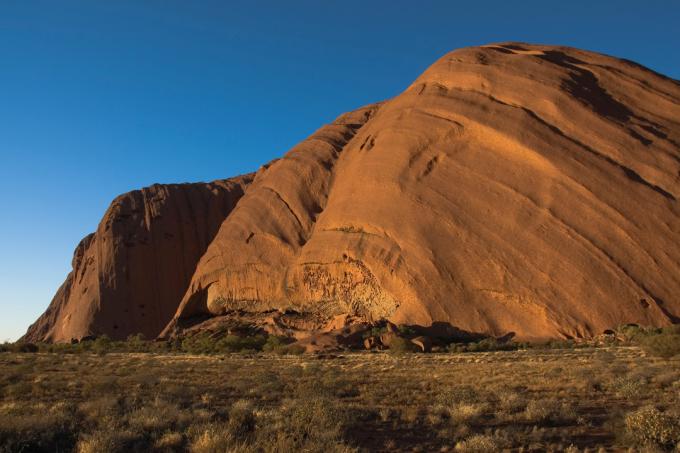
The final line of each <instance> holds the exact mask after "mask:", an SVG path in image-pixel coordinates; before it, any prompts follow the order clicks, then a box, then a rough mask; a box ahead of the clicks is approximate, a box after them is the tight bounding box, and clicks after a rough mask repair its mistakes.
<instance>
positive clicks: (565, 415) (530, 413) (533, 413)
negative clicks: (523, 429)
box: [524, 399, 576, 425]
mask: <svg viewBox="0 0 680 453" xmlns="http://www.w3.org/2000/svg"><path fill="white" fill-rule="evenodd" d="M524 416H525V418H526V419H527V420H528V421H530V422H533V423H539V424H546V425H557V424H561V423H565V422H569V421H572V420H574V419H575V418H576V412H575V411H574V409H573V408H572V407H571V406H569V405H567V404H564V403H563V404H560V403H559V402H558V401H556V400H554V399H543V400H531V401H529V403H528V404H527V406H526V408H525V409H524Z"/></svg>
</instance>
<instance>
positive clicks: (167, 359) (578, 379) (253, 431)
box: [0, 335, 680, 453]
mask: <svg viewBox="0 0 680 453" xmlns="http://www.w3.org/2000/svg"><path fill="white" fill-rule="evenodd" d="M226 338H227V336H226V335H225V336H224V337H223V339H224V342H223V344H222V346H220V348H224V349H226V350H234V351H242V352H245V353H234V352H214V351H216V350H217V349H218V348H212V347H211V348H209V350H210V351H212V352H209V353H205V354H201V355H194V354H187V353H183V351H184V347H187V346H188V344H189V343H187V345H184V346H183V343H184V342H180V343H178V344H175V343H171V344H164V343H163V342H145V341H143V340H142V339H140V338H131V339H129V341H127V342H125V343H128V344H126V345H121V344H120V343H121V342H116V341H110V342H100V345H102V344H106V345H107V348H109V349H107V350H106V353H105V354H104V355H100V351H99V350H97V348H95V347H94V343H95V342H85V343H83V344H80V345H68V346H67V347H66V346H64V347H63V349H59V348H61V347H62V346H59V347H58V348H56V349H55V350H61V351H62V352H66V351H70V352H73V350H78V351H79V353H68V354H57V353H45V352H44V351H45V348H46V346H45V345H36V347H37V348H38V350H39V351H43V352H39V353H28V352H9V353H5V354H0V452H10V451H11V452H15V451H56V450H58V451H79V452H98V453H99V452H112V451H195V452H208V451H210V452H213V451H239V452H241V451H245V452H248V451H253V452H255V451H257V452H276V451H331V452H333V451H342V452H348V451H376V450H383V451H385V450H389V451H412V450H414V449H419V450H420V451H470V452H474V451H496V450H498V451H503V450H510V451H520V449H521V450H523V451H570V452H576V451H584V449H586V448H588V449H590V451H597V450H598V449H599V448H602V449H606V450H608V451H610V450H624V451H625V450H626V449H628V448H632V449H637V450H643V449H647V451H652V450H650V449H656V451H671V450H673V449H674V448H676V445H677V443H678V442H679V441H680V439H679V438H678V432H679V431H678V429H679V428H678V420H680V418H679V414H678V409H677V408H678V407H680V359H678V358H671V359H663V358H657V357H655V356H651V355H649V354H647V353H646V352H645V351H644V350H642V349H640V348H637V347H635V346H624V347H616V348H612V347H610V348H587V347H583V348H578V349H550V348H540V349H539V348H535V349H525V350H517V351H485V352H477V353H464V354H459V353H441V354H420V353H419V354H397V355H393V354H389V353H387V354H386V353H351V354H340V355H336V356H333V357H331V358H325V359H324V358H323V357H318V356H312V355H301V356H293V355H290V354H282V355H279V354H278V353H275V352H276V351H279V350H280V349H286V348H288V347H290V343H289V340H287V339H285V338H281V337H274V336H270V337H267V338H266V339H264V340H262V339H257V343H255V340H253V339H250V340H248V341H239V342H236V341H235V340H232V339H230V340H226ZM235 344H237V345H239V346H238V347H234V346H233V345H235ZM253 344H261V349H262V350H263V352H257V353H254V352H252V351H254V350H255V349H249V348H251V347H252V345H253ZM192 345H193V346H196V347H197V348H198V349H199V350H205V349H204V348H203V346H201V345H203V340H201V339H200V337H199V338H197V339H196V340H195V343H192ZM240 345H245V346H244V348H245V349H241V346H240ZM193 346H192V347H193ZM122 347H129V348H133V347H134V348H136V349H137V350H139V351H147V352H132V353H128V352H120V349H119V348H122ZM168 351H176V352H173V353H168ZM246 351H250V352H246Z"/></svg>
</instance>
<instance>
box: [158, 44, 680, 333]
mask: <svg viewBox="0 0 680 453" xmlns="http://www.w3.org/2000/svg"><path fill="white" fill-rule="evenodd" d="M678 196H680V86H679V84H678V82H677V81H674V80H671V79H668V78H666V77H663V76H661V75H659V74H656V73H654V72H652V71H650V70H648V69H645V68H643V67H641V66H639V65H636V64H633V63H630V62H628V61H624V60H619V59H616V58H612V57H608V56H604V55H600V54H596V53H592V52H585V51H581V50H577V49H572V48H565V47H551V46H536V45H527V44H514V43H513V44H498V45H489V46H483V47H475V48H466V49H460V50H457V51H454V52H451V53H450V54H447V55H445V56H444V57H443V58H441V59H440V60H439V61H437V62H436V63H435V64H434V65H432V66H431V67H430V68H429V69H428V70H427V71H426V72H425V73H424V74H423V75H422V76H421V77H419V78H418V79H417V80H416V81H415V82H414V83H413V84H412V85H411V86H410V87H408V89H407V90H406V91H405V92H404V93H402V94H400V95H399V96H397V97H395V98H393V99H391V100H389V101H387V102H384V103H382V104H380V105H374V106H370V107H368V108H366V109H363V110H359V111H357V112H354V113H352V114H350V115H349V116H345V117H341V118H340V119H339V120H338V121H336V122H335V123H333V124H332V125H329V126H326V127H324V128H322V129H320V130H319V131H318V132H317V133H316V134H314V135H313V136H312V137H310V138H309V139H308V140H306V141H305V142H303V143H302V144H300V145H298V146H297V147H296V148H295V149H293V150H292V151H291V152H289V153H288V154H287V155H286V156H284V157H283V158H282V159H281V160H279V161H277V162H276V163H274V164H273V165H272V166H271V167H269V168H268V169H267V170H266V171H265V172H263V173H262V174H260V175H259V176H258V177H257V179H256V180H255V182H254V183H253V187H252V189H251V190H249V192H248V193H247V194H246V196H245V197H244V198H243V199H242V200H241V201H240V202H239V209H238V210H236V211H235V212H234V213H233V214H232V215H230V216H229V217H228V218H227V219H226V220H225V222H224V223H223V225H222V227H221V229H220V231H219V233H218V234H217V236H216V238H215V240H214V241H213V242H212V244H211V245H210V247H209V248H208V250H207V252H206V254H205V255H204V256H203V258H202V259H201V261H200V263H199V265H198V267H197V271H196V274H195V275H194V277H193V279H192V283H191V285H190V288H189V291H188V292H187V294H186V296H185V298H184V300H183V303H182V305H181V307H180V309H179V311H178V313H177V315H176V320H175V322H174V323H173V324H171V325H170V326H169V329H168V331H167V332H170V331H172V329H173V325H176V324H177V321H178V320H181V319H184V318H189V317H191V316H192V315H196V314H198V313H203V314H219V313H221V312H223V311H225V310H230V309H235V308H238V309H240V310H253V311H257V310H263V309H272V308H274V309H279V310H285V309H290V308H292V309H295V310H298V311H303V312H304V311H313V312H316V313H320V314H321V315H323V316H326V317H328V318H329V319H330V318H331V317H332V316H336V315H338V314H340V313H345V312H350V313H353V314H357V315H361V316H363V317H364V318H366V319H368V320H374V319H376V318H382V317H384V318H388V319H390V320H393V321H394V322H397V323H406V324H421V325H428V324H430V323H432V322H434V321H443V322H449V323H450V324H452V325H454V326H457V327H460V328H462V329H464V330H466V331H471V332H486V333H489V334H492V335H503V334H506V333H508V332H515V333H516V334H517V337H518V338H522V339H539V338H549V337H587V336H591V335H596V334H599V333H600V332H602V331H603V330H604V329H607V328H610V327H612V326H616V325H619V324H622V323H625V322H636V323H639V324H644V325H649V324H654V325H662V324H667V323H670V322H672V321H674V320H677V318H676V316H678V315H680V300H679V299H678V294H680V247H679V246H678V244H679V243H680V241H679V240H678V239H679V236H678V233H679V232H680V220H679V219H680V216H679V214H680V209H679V208H680V207H679V206H678V201H677V197H678Z"/></svg>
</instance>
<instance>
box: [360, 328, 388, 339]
mask: <svg viewBox="0 0 680 453" xmlns="http://www.w3.org/2000/svg"><path fill="white" fill-rule="evenodd" d="M385 332H387V327H371V329H370V330H367V331H366V332H364V333H363V334H362V337H363V338H368V337H379V336H380V335H382V334H384V333H385Z"/></svg>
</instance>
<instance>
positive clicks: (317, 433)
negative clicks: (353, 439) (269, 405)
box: [258, 398, 353, 452]
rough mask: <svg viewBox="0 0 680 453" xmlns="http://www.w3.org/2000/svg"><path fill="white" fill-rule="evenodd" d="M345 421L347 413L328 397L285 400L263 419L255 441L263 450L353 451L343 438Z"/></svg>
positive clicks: (346, 420) (346, 421)
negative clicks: (261, 427) (261, 428)
mask: <svg viewBox="0 0 680 453" xmlns="http://www.w3.org/2000/svg"><path fill="white" fill-rule="evenodd" d="M347 423H348V418H347V414H346V413H345V412H343V411H340V410H339V409H338V408H336V406H335V405H334V404H333V403H332V402H331V401H330V400H328V399H325V398H305V399H303V400H288V401H285V402H284V404H283V405H282V406H281V407H280V409H279V410H278V411H274V412H270V413H269V415H268V416H267V418H266V419H265V420H263V423H262V426H263V428H264V429H263V430H261V431H260V432H258V444H259V445H261V446H262V447H264V448H263V449H264V450H265V451H310V452H312V451H313V452H322V451H323V452H348V451H353V449H351V448H350V447H348V446H347V445H346V443H345V440H344V438H343V433H344V429H345V427H346V426H347Z"/></svg>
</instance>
